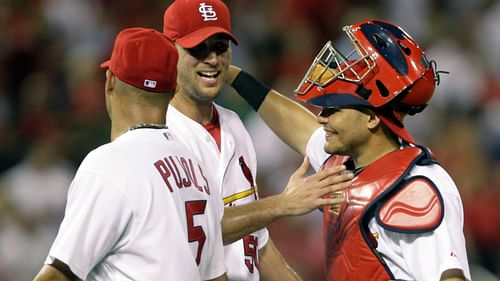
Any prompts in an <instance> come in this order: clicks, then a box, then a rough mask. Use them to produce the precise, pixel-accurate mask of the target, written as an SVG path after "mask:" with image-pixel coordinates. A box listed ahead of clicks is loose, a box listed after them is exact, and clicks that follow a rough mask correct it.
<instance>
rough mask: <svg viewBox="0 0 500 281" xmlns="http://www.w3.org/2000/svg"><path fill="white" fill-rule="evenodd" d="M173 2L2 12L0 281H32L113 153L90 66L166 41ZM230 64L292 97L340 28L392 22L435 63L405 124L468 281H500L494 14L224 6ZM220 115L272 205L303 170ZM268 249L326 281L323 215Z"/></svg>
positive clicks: (239, 107)
mask: <svg viewBox="0 0 500 281" xmlns="http://www.w3.org/2000/svg"><path fill="white" fill-rule="evenodd" d="M168 2H169V1H168V0H164V1H158V0H143V1H135V0H121V1H117V0H1V1H0V281H7V280H8V281H22V280H31V279H32V278H33V277H34V275H35V274H36V272H37V271H38V270H39V268H40V267H41V265H42V263H43V260H44V258H45V256H46V254H47V252H48V248H49V247H50V244H51V242H52V240H53V239H54V237H55V234H56V232H57V228H58V225H59V223H60V221H61V219H62V216H63V215H64V205H65V201H66V192H67V189H68V186H69V183H70V182H71V179H72V177H73V175H74V172H75V170H76V167H77V166H78V165H79V163H80V162H81V160H82V159H83V157H84V156H85V155H86V154H87V153H88V152H89V151H90V150H92V149H93V148H95V147H97V146H98V145H100V144H103V143H106V142H108V141H109V133H108V131H109V121H108V116H107V113H106V108H105V104H104V96H103V89H104V86H103V82H104V71H103V70H101V69H100V68H99V67H98V66H99V63H100V62H101V61H103V60H104V59H105V58H106V57H107V56H108V55H109V53H110V50H111V47H112V43H113V42H112V40H113V38H114V37H115V35H116V34H117V33H118V32H119V31H120V30H121V29H123V28H125V27H130V26H144V27H151V28H156V29H158V30H162V20H163V11H164V9H165V7H166V6H167V5H168ZM226 3H227V4H228V6H229V7H230V10H231V13H232V23H233V31H234V33H235V35H236V36H237V37H238V39H239V41H240V45H239V46H233V63H234V64H236V65H238V66H241V67H242V68H244V69H245V70H247V71H249V72H250V73H253V74H254V75H255V76H257V77H258V78H260V79H261V80H263V81H265V82H266V83H267V84H268V85H270V86H272V87H273V88H275V89H278V90H279V91H280V92H282V93H284V94H287V95H290V96H293V89H294V88H295V87H296V86H297V84H298V83H299V82H300V80H301V78H302V77H303V75H304V73H305V71H306V70H307V69H308V67H309V65H310V63H311V61H312V59H313V58H314V56H315V55H316V53H317V52H318V51H319V50H320V48H321V47H322V46H323V44H324V43H325V42H326V41H328V40H332V41H333V42H334V44H335V45H336V46H339V47H343V46H347V44H346V43H347V41H346V37H345V36H344V34H343V33H342V31H341V27H342V26H344V25H347V24H350V23H354V22H357V21H360V20H363V19H366V18H380V19H386V20H391V21H394V22H396V23H397V24H399V25H401V26H402V27H403V28H404V29H405V30H406V31H408V32H409V33H410V34H412V35H413V36H414V37H415V38H416V39H417V41H418V42H419V43H420V44H421V45H422V46H423V47H424V49H425V50H426V52H427V55H428V57H429V59H433V60H436V62H437V66H438V69H439V70H444V71H449V72H450V74H448V75H445V74H442V75H441V82H440V85H439V86H438V88H437V91H436V93H435V95H434V98H433V100H432V101H431V103H430V105H429V106H428V108H427V109H426V111H424V113H423V114H420V116H419V115H416V116H413V117H409V118H407V124H408V126H409V127H410V131H412V132H413V133H414V135H415V137H416V139H417V141H418V142H419V143H422V144H425V145H428V146H430V147H431V149H432V150H433V152H434V154H435V156H436V158H437V160H438V161H439V162H441V163H442V164H443V166H444V167H445V168H446V169H447V170H448V171H449V173H450V174H451V175H452V176H453V178H454V179H455V181H456V183H457V185H458V187H459V189H460V193H461V195H462V199H463V203H464V212H465V234H466V238H467V247H468V253H469V262H470V263H471V268H472V270H471V271H472V276H473V278H474V279H475V280H485V281H487V280H498V278H500V226H499V225H500V31H499V29H498V28H499V27H500V1H494V0H418V1H415V0H376V1H375V0H367V1H360V0H308V1H304V0H265V1H255V0H231V1H229V0H227V1H226ZM219 103H221V104H223V105H226V106H228V107H230V108H233V109H234V110H235V111H237V112H238V113H239V114H240V116H241V117H242V118H243V119H244V121H245V123H246V124H247V125H248V128H249V131H250V133H251V135H252V137H253V139H254V141H255V145H256V151H257V156H258V163H259V171H258V173H259V174H258V184H259V192H260V194H261V197H263V196H266V195H269V194H276V193H279V192H280V191H281V190H282V189H283V188H284V186H285V185H286V183H287V181H288V177H289V175H290V174H291V173H292V172H293V171H294V170H295V169H296V168H297V167H298V166H299V164H300V163H301V160H302V159H301V157H299V155H298V154H297V153H295V152H293V151H292V150H290V149H289V148H288V147H287V146H286V145H284V144H283V143H282V142H281V141H280V140H279V139H278V138H276V137H275V136H274V134H273V133H272V132H271V131H270V130H269V129H268V128H267V127H266V126H265V125H264V124H263V123H262V121H261V120H260V119H259V118H258V117H257V116H256V115H255V113H254V112H252V111H251V108H250V107H249V106H247V105H246V103H245V102H244V101H243V100H242V99H241V98H239V97H238V96H237V95H236V94H235V93H234V91H232V90H231V89H229V88H227V89H226V90H225V93H224V94H223V95H222V96H221V97H220V99H219ZM270 231H271V235H272V236H273V237H274V241H275V243H276V244H277V246H278V247H279V248H280V250H281V251H282V252H283V254H284V255H285V256H286V258H287V259H288V261H289V262H290V263H291V264H292V266H294V267H295V268H296V270H297V271H298V272H299V273H300V274H301V275H302V276H303V277H304V279H305V280H311V281H313V280H314V281H315V280H322V278H323V259H322V257H323V248H322V247H323V244H322V235H323V234H322V230H321V214H320V213H319V212H313V213H311V214H309V215H306V216H304V217H300V218H290V219H284V220H282V221H278V222H276V223H274V224H272V225H271V226H270Z"/></svg>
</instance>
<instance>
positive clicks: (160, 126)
mask: <svg viewBox="0 0 500 281" xmlns="http://www.w3.org/2000/svg"><path fill="white" fill-rule="evenodd" d="M166 128H167V125H165V124H154V123H151V124H148V123H143V124H137V125H134V126H132V127H130V128H128V130H127V131H133V130H136V129H166Z"/></svg>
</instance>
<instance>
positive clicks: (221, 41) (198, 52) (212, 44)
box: [186, 36, 229, 60]
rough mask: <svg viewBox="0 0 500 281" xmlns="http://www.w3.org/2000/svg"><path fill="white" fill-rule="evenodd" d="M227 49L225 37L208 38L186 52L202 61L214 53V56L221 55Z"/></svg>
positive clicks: (227, 40)
mask: <svg viewBox="0 0 500 281" xmlns="http://www.w3.org/2000/svg"><path fill="white" fill-rule="evenodd" d="M228 49H229V39H228V38H227V37H219V36H218V37H214V38H209V39H207V40H205V41H203V42H201V43H200V44H198V45H196V46H195V47H193V48H188V49H186V51H187V52H188V53H189V54H190V55H191V56H193V57H195V58H197V59H199V60H203V59H205V58H207V57H208V56H209V55H210V54H211V53H213V52H215V54H216V55H218V56H219V55H222V54H223V53H225V52H227V50H228Z"/></svg>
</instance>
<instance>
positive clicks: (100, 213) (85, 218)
mask: <svg viewBox="0 0 500 281" xmlns="http://www.w3.org/2000/svg"><path fill="white" fill-rule="evenodd" d="M131 217H132V208H131V206H130V204H128V201H127V199H126V197H125V196H124V194H123V193H122V192H121V191H120V190H119V189H118V188H115V187H114V186H113V184H112V183H111V181H110V180H108V179H107V178H105V177H104V176H103V175H99V174H97V173H95V172H88V171H81V172H78V173H77V175H76V176H75V179H74V180H73V182H72V184H71V186H70V189H69V192H68V201H67V205H66V210H65V216H64V219H63V221H62V223H61V226H60V228H59V232H58V234H57V237H56V239H55V240H54V243H53V244H52V247H51V249H50V251H49V255H48V257H47V259H46V261H45V263H46V264H51V263H52V262H53V260H54V259H58V260H60V261H62V262H64V263H65V264H67V265H68V266H69V268H70V269H71V271H72V272H73V273H74V274H75V275H77V276H78V277H79V278H81V279H83V280H85V279H86V277H87V275H88V274H89V272H90V271H91V270H92V268H93V267H94V266H95V265H96V264H97V263H98V262H99V261H100V260H101V259H102V258H103V257H104V256H105V254H106V253H108V252H109V251H112V249H113V247H117V246H119V245H116V242H117V241H118V239H119V237H120V236H121V235H122V234H123V231H124V229H125V228H126V226H127V224H128V223H129V221H130V220H131Z"/></svg>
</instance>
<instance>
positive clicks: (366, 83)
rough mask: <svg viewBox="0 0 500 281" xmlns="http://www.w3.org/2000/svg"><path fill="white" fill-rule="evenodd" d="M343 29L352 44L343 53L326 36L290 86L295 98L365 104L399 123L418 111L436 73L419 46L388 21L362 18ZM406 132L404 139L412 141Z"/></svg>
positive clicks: (318, 102) (329, 104) (319, 102)
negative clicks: (295, 84) (294, 85)
mask: <svg viewBox="0 0 500 281" xmlns="http://www.w3.org/2000/svg"><path fill="white" fill-rule="evenodd" d="M343 31H344V32H345V33H346V34H347V36H348V38H349V40H350V42H351V43H352V45H353V47H354V48H353V50H352V51H351V52H349V53H347V54H342V53H341V52H339V51H338V50H337V49H336V48H335V47H334V46H333V44H332V42H331V41H329V42H327V43H326V45H325V46H324V47H323V49H322V50H321V51H320V52H319V54H318V55H317V56H316V58H315V59H314V61H313V63H312V65H311V67H310V68H309V70H308V71H307V74H306V75H305V76H304V78H303V79H302V82H301V83H300V85H299V86H298V87H297V89H295V93H296V96H297V98H299V99H300V100H303V101H305V102H308V103H310V104H313V105H316V106H320V107H339V106H364V107H371V108H374V109H379V110H380V111H381V112H382V111H383V112H385V113H387V112H390V113H391V114H389V115H390V116H388V115H387V114H385V116H384V117H389V119H392V121H394V123H395V124H396V125H397V126H399V127H402V128H403V129H404V126H403V124H402V123H401V121H402V118H403V116H404V115H405V114H410V115H413V114H415V113H418V112H420V111H422V110H423V109H424V108H425V107H426V105H427V102H428V101H429V100H430V99H431V97H432V94H433V93H434V88H435V85H436V81H437V77H436V73H435V71H434V68H433V66H432V65H431V63H430V62H429V61H428V60H427V58H426V57H425V54H424V51H423V50H422V49H421V48H420V47H419V46H418V44H417V43H416V42H415V40H413V38H411V37H410V35H408V34H407V33H406V32H405V31H404V30H403V29H401V28H400V27H399V26H397V25H395V24H393V23H390V22H387V21H382V20H365V21H362V22H359V23H356V24H353V25H350V26H346V27H344V28H343ZM376 111H377V110H376ZM384 119H386V118H384ZM394 119H395V120H394ZM383 121H386V120H383ZM384 123H387V122H384ZM395 124H390V125H395ZM389 127H392V126H389ZM391 129H392V128H391ZM393 131H394V130H393ZM395 133H396V134H397V135H399V136H400V137H403V136H402V135H401V134H399V133H398V132H395ZM408 136H409V133H408ZM408 136H404V137H403V139H406V140H407V141H410V142H413V139H412V138H411V136H409V137H408Z"/></svg>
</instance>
